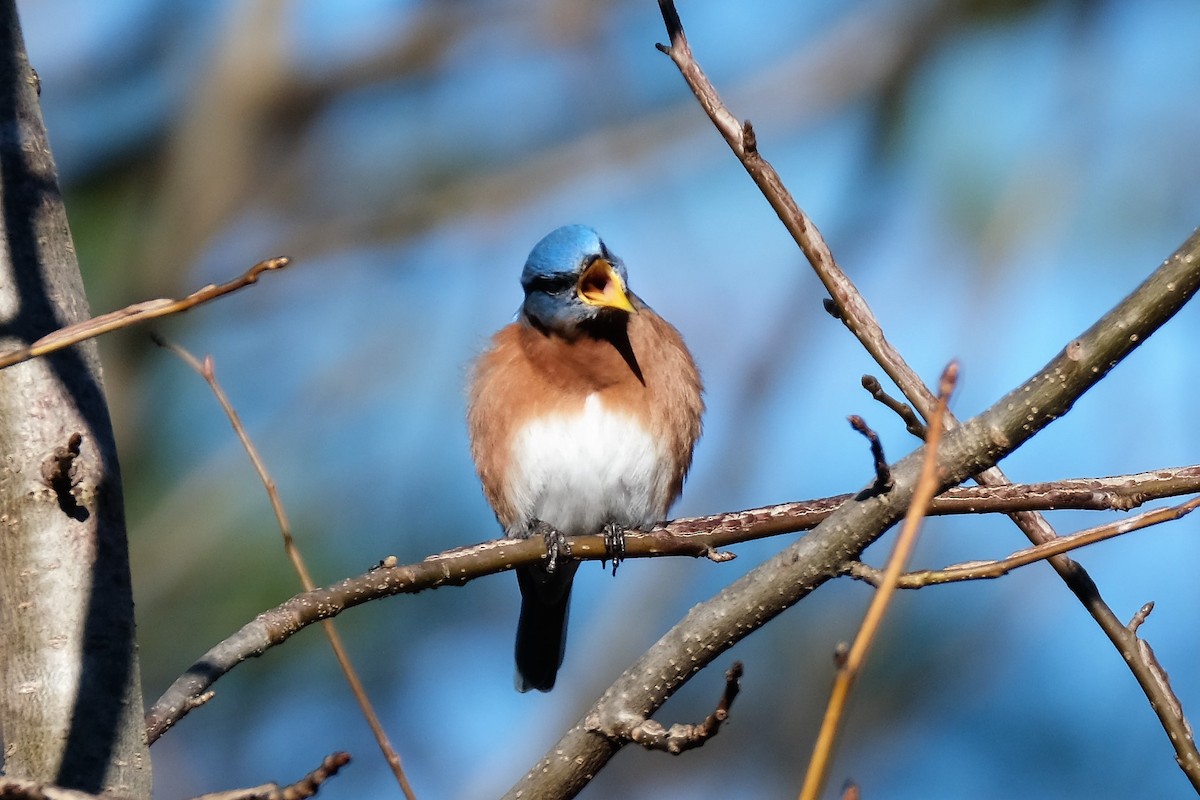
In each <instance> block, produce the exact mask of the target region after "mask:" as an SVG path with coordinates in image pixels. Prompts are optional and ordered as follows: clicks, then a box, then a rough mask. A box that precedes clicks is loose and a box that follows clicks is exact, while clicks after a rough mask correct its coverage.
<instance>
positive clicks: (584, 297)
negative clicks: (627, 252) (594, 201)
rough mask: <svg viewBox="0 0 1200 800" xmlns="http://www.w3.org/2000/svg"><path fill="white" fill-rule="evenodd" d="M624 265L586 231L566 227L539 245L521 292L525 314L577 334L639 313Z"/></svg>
mask: <svg viewBox="0 0 1200 800" xmlns="http://www.w3.org/2000/svg"><path fill="white" fill-rule="evenodd" d="M627 280H628V278H627V276H626V273H625V264H624V262H622V261H621V259H619V258H617V257H616V256H614V255H613V254H612V253H610V252H609V251H608V248H607V247H605V246H604V242H602V241H601V240H600V235H599V234H598V233H596V232H595V231H594V230H592V229H591V228H589V227H587V226H586V225H564V226H563V227H561V228H558V229H557V230H553V231H551V232H550V233H548V234H546V236H545V237H544V238H543V239H542V240H541V241H540V242H538V243H537V244H536V245H534V248H533V251H532V252H531V253H530V254H529V259H528V260H527V261H526V262H525V270H524V271H523V272H522V273H521V286H522V288H524V289H525V305H524V306H523V307H522V310H523V311H524V312H525V315H526V316H527V317H529V318H530V319H531V320H533V321H534V322H535V323H537V324H538V325H540V326H541V327H543V328H546V329H548V330H552V331H556V332H559V333H572V332H573V331H575V330H576V328H578V326H579V325H580V324H581V323H583V322H587V321H588V320H593V319H596V318H597V317H600V316H602V315H606V314H613V313H619V314H632V313H636V312H635V311H634V308H633V304H632V303H631V302H630V300H629V295H628V293H627V289H626V285H627Z"/></svg>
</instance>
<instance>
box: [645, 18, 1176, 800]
mask: <svg viewBox="0 0 1200 800" xmlns="http://www.w3.org/2000/svg"><path fill="white" fill-rule="evenodd" d="M659 9H660V10H661V11H662V16H663V21H664V23H665V24H666V28H667V33H668V34H669V36H670V45H669V46H668V45H658V48H659V50H661V51H662V52H664V53H666V54H667V55H668V56H670V58H671V60H672V61H673V62H674V63H675V65H676V66H677V67H678V68H679V71H680V74H681V75H683V78H684V80H685V81H686V82H687V84H688V86H689V88H691V90H692V92H693V93H694V94H695V95H696V98H697V100H698V101H699V102H700V105H701V106H702V107H703V108H704V110H705V111H706V112H707V113H708V115H709V118H710V119H711V120H712V122H713V125H714V126H715V127H716V128H717V130H718V131H719V132H720V133H721V135H722V136H723V137H724V138H725V140H726V142H728V143H729V146H730V148H731V149H732V150H733V152H734V154H735V155H736V156H737V158H738V160H739V161H741V163H742V165H743V166H744V167H745V169H746V171H747V173H749V175H750V176H751V178H752V179H753V180H754V182H755V183H756V184H757V185H758V187H759V189H760V190H761V191H762V193H763V196H764V197H765V198H766V199H767V201H768V202H769V203H770V204H771V207H772V208H773V209H774V210H775V213H776V214H778V215H779V218H780V220H781V221H782V222H783V224H784V226H785V227H786V228H787V230H788V232H789V233H791V234H792V237H793V238H794V239H795V241H796V243H797V245H799V247H800V249H801V250H802V251H803V253H804V255H805V257H806V258H807V259H808V261H809V263H810V264H811V266H812V268H813V270H814V271H815V272H816V274H817V276H818V277H819V278H820V280H821V282H822V283H823V284H824V285H825V288H826V289H827V290H828V291H829V294H830V297H831V298H832V301H833V304H834V309H833V311H834V312H835V316H837V318H838V319H840V320H841V321H842V322H843V323H844V324H845V325H846V327H847V328H848V329H849V330H850V331H851V332H852V333H853V334H854V336H855V337H856V338H857V339H858V340H859V342H860V343H861V344H862V345H863V347H864V348H865V349H866V350H867V352H868V353H870V354H871V356H872V357H873V358H874V359H875V361H876V362H877V363H878V364H879V365H880V367H881V368H882V369H883V370H884V372H885V373H886V374H887V375H888V377H889V378H891V379H892V381H893V382H894V383H895V384H896V385H897V386H898V387H899V388H900V390H901V392H903V393H904V396H905V397H906V398H908V400H909V402H911V403H912V404H913V405H914V406H915V407H916V408H917V410H918V411H920V413H921V414H922V416H924V417H925V418H926V419H928V418H929V416H930V414H931V411H932V408H933V406H934V404H935V402H936V398H935V397H934V395H933V393H932V392H931V391H930V390H929V387H927V386H925V384H924V382H923V381H922V380H921V379H920V377H919V376H918V375H917V374H916V372H915V371H914V370H913V369H912V368H911V367H910V366H909V365H908V364H907V363H906V362H905V360H904V359H903V357H901V355H900V353H899V352H898V351H897V350H896V349H895V348H894V347H893V346H892V345H891V344H890V343H889V342H888V341H887V339H886V337H885V336H884V334H883V330H882V328H881V327H880V325H879V323H878V321H877V320H876V319H875V316H874V314H872V313H871V310H870V308H869V307H868V306H867V304H866V301H865V300H864V299H863V297H862V296H861V294H859V292H858V289H857V288H856V287H855V286H854V284H853V283H852V282H851V281H850V279H849V278H848V277H847V276H846V274H845V273H844V272H843V271H842V270H841V268H840V267H839V266H838V265H837V262H836V261H835V260H834V258H833V255H832V253H831V252H830V250H829V247H828V245H827V244H826V243H825V240H824V238H823V237H822V236H821V235H820V233H819V232H818V231H817V230H816V228H815V226H813V224H812V222H811V221H810V220H809V219H808V217H807V215H805V213H804V212H803V211H802V210H801V209H800V207H799V205H797V203H796V201H795V200H794V199H793V198H792V196H791V194H790V193H789V192H788V191H787V189H786V188H785V187H784V185H783V182H782V180H781V179H780V178H779V175H778V173H777V172H775V170H774V168H773V167H771V165H770V164H769V163H767V161H766V160H765V159H763V158H762V156H761V155H759V153H758V146H757V142H756V139H755V137H754V131H753V129H752V128H751V126H750V123H749V122H746V123H744V124H743V125H741V126H738V125H737V123H736V119H735V118H734V117H733V115H732V114H730V113H729V111H728V110H727V109H726V108H725V106H724V104H723V103H722V102H721V99H720V97H719V96H718V95H717V92H716V89H715V88H714V87H713V85H712V83H711V82H710V81H709V80H708V78H707V77H706V76H705V75H704V72H703V71H702V70H701V69H700V67H699V65H698V64H697V63H696V61H695V59H694V57H693V56H692V52H691V47H690V45H689V44H688V41H687V37H686V36H685V35H684V32H683V25H682V23H681V21H680V19H679V14H678V12H676V10H675V5H674V3H673V2H672V0H659ZM1197 249H1200V248H1198V244H1197V236H1196V235H1195V234H1193V236H1192V237H1191V238H1190V239H1189V240H1188V242H1187V243H1185V244H1184V246H1183V247H1181V248H1180V250H1179V251H1177V252H1176V253H1175V255H1173V256H1172V257H1171V261H1174V262H1176V266H1181V265H1182V267H1183V269H1182V272H1183V273H1184V274H1185V276H1186V279H1185V280H1184V281H1183V282H1182V283H1181V284H1178V285H1176V284H1174V283H1171V282H1169V281H1168V282H1162V283H1157V285H1155V286H1153V287H1147V285H1143V287H1142V288H1143V289H1146V288H1149V290H1150V291H1148V292H1147V293H1145V294H1143V299H1144V300H1145V301H1146V302H1139V303H1132V304H1128V303H1122V304H1121V305H1120V306H1118V307H1117V309H1114V311H1113V312H1110V313H1109V314H1108V315H1106V316H1105V317H1104V318H1103V319H1102V320H1100V321H1099V322H1098V323H1097V325H1096V327H1102V326H1103V327H1107V329H1108V333H1109V335H1110V336H1112V337H1114V338H1120V337H1125V336H1129V337H1130V338H1129V339H1128V340H1127V341H1126V342H1125V343H1124V346H1123V347H1122V346H1120V343H1118V342H1116V341H1113V342H1109V344H1110V345H1112V346H1113V349H1114V351H1115V352H1116V353H1118V354H1119V355H1117V357H1116V358H1115V359H1114V360H1113V361H1111V362H1110V363H1108V364H1106V365H1103V366H1099V365H1098V366H1097V374H1096V375H1095V376H1094V377H1095V379H1096V380H1099V379H1100V378H1102V377H1103V376H1104V375H1105V374H1107V372H1108V370H1110V369H1111V368H1112V367H1113V366H1114V365H1115V364H1116V363H1118V361H1119V360H1120V359H1121V358H1123V357H1124V355H1126V354H1128V353H1129V352H1130V351H1132V350H1133V349H1134V348H1135V347H1137V346H1139V345H1140V344H1141V343H1142V342H1143V341H1144V340H1145V337H1146V336H1149V335H1150V334H1151V333H1153V332H1154V331H1155V330H1157V329H1158V327H1159V326H1161V325H1162V323H1163V322H1164V321H1165V320H1167V319H1169V318H1170V317H1171V316H1172V315H1174V313H1175V312H1176V311H1177V310H1178V309H1179V308H1180V307H1181V306H1182V305H1183V304H1184V303H1185V302H1187V300H1188V299H1189V298H1190V297H1191V295H1192V294H1193V293H1194V292H1195V291H1196V284H1195V282H1194V280H1193V279H1194V278H1195V274H1196V272H1197V269H1198V268H1200V265H1198V264H1197V263H1196V262H1197V261H1198V258H1197V252H1196V251H1197ZM1169 265H1170V262H1168V264H1165V265H1164V268H1165V267H1167V266H1169ZM1162 273H1164V269H1160V270H1159V273H1156V276H1159V275H1160V274H1162ZM1151 281H1156V277H1155V276H1152V278H1151ZM1147 283H1150V281H1148V282H1147ZM1176 289H1178V292H1176ZM1139 291H1140V290H1139ZM1135 294H1136V293H1135ZM1093 330H1094V329H1093ZM1137 330H1141V331H1144V334H1145V335H1143V336H1139V335H1137V334H1136V333H1135V331H1137ZM1091 332H1092V331H1089V333H1091ZM1081 346H1082V345H1081V343H1080V342H1079V341H1077V342H1072V343H1071V344H1069V345H1068V346H1067V348H1066V350H1065V351H1064V355H1066V356H1067V359H1066V360H1067V362H1068V363H1071V362H1076V361H1078V360H1079V359H1081V358H1086V355H1087V354H1086V353H1083V352H1081V351H1080V350H1079V348H1080V347H1081ZM1067 374H1070V373H1068V372H1063V373H1046V374H1044V375H1043V376H1042V380H1044V381H1046V382H1050V381H1054V380H1058V379H1060V378H1063V377H1064V376H1065V375H1067ZM1066 410H1067V409H1065V408H1064V409H1063V411H1064V413H1065V411H1066ZM945 420H946V422H945V424H946V425H948V426H956V425H957V424H958V421H957V420H956V419H955V418H954V416H953V415H952V414H948V415H947V416H946V418H945ZM973 477H974V478H975V479H976V480H978V481H979V482H980V483H984V484H988V485H996V486H999V485H1006V484H1008V483H1009V480H1008V478H1007V477H1006V476H1005V475H1004V473H1003V472H1002V471H1001V470H1000V469H999V468H998V467H996V466H995V464H994V463H990V464H988V465H987V468H986V469H981V470H979V471H978V473H977V474H975V475H974V476H973ZM1011 517H1012V520H1013V522H1015V523H1016V524H1017V526H1018V527H1019V528H1020V529H1021V530H1022V532H1024V533H1025V535H1026V536H1027V537H1028V538H1029V540H1030V541H1031V542H1033V543H1034V544H1035V545H1036V544H1041V543H1043V542H1046V541H1050V540H1051V539H1053V538H1054V537H1055V536H1056V534H1055V532H1054V529H1053V528H1052V527H1051V526H1050V524H1049V523H1048V522H1047V521H1046V520H1045V518H1044V517H1042V516H1041V515H1040V514H1037V513H1035V512H1020V513H1017V514H1013V515H1011ZM1049 563H1050V565H1051V566H1052V567H1053V568H1054V570H1055V572H1057V573H1058V575H1059V576H1060V577H1061V578H1062V580H1063V582H1064V583H1066V585H1067V587H1068V588H1069V589H1070V590H1071V591H1072V592H1073V593H1074V594H1075V596H1076V597H1077V598H1078V599H1079V601H1080V602H1081V603H1082V604H1083V605H1084V607H1085V608H1086V609H1087V611H1088V613H1089V614H1091V615H1092V617H1093V618H1094V619H1095V620H1096V622H1097V624H1098V625H1099V626H1100V628H1101V629H1102V630H1103V631H1104V632H1105V634H1106V635H1107V636H1108V638H1109V640H1110V641H1111V642H1112V643H1113V646H1114V647H1116V648H1117V650H1118V652H1119V653H1120V654H1121V656H1122V658H1123V660H1124V661H1125V662H1126V664H1127V665H1128V666H1129V669H1130V671H1131V672H1132V673H1133V675H1134V677H1135V678H1136V679H1137V681H1138V684H1139V685H1140V686H1141V687H1142V690H1143V692H1144V693H1145V694H1146V697H1147V699H1148V700H1149V701H1150V707H1151V709H1153V710H1154V712H1155V714H1156V715H1157V716H1158V718H1159V721H1160V723H1161V724H1162V726H1163V729H1164V731H1165V732H1166V733H1167V736H1168V738H1169V739H1170V740H1171V743H1172V745H1173V747H1174V748H1175V754H1176V761H1177V762H1178V763H1179V765H1180V767H1181V768H1182V769H1183V771H1184V773H1185V774H1186V775H1187V776H1188V779H1189V780H1190V781H1191V783H1192V786H1193V787H1194V788H1195V789H1197V790H1198V791H1200V750H1197V748H1196V744H1195V741H1194V740H1193V737H1192V735H1191V729H1190V726H1189V725H1188V723H1187V721H1186V720H1185V719H1183V717H1182V716H1181V715H1178V714H1176V713H1175V707H1174V706H1173V705H1172V704H1171V702H1170V698H1169V697H1168V696H1167V695H1166V694H1164V693H1163V692H1162V690H1161V681H1159V679H1158V677H1157V674H1156V673H1157V670H1156V665H1154V664H1152V663H1150V662H1149V661H1148V660H1145V659H1143V658H1142V657H1141V656H1140V653H1139V650H1138V642H1137V641H1135V637H1134V636H1132V635H1131V634H1130V632H1129V631H1128V629H1127V628H1126V627H1125V625H1124V624H1123V623H1122V622H1121V620H1120V619H1119V618H1118V617H1117V616H1116V614H1114V613H1113V611H1112V609H1111V608H1109V607H1108V605H1107V604H1106V603H1105V602H1104V600H1103V598H1101V596H1100V592H1099V589H1098V588H1097V587H1096V584H1095V583H1094V582H1093V581H1092V579H1091V576H1089V575H1088V574H1087V572H1086V571H1085V570H1084V569H1083V567H1082V566H1080V565H1079V564H1078V563H1076V562H1075V561H1072V560H1071V559H1070V558H1068V557H1066V556H1065V555H1059V556H1055V557H1053V558H1051V559H1049Z"/></svg>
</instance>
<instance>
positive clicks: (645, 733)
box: [592, 661, 742, 755]
mask: <svg viewBox="0 0 1200 800" xmlns="http://www.w3.org/2000/svg"><path fill="white" fill-rule="evenodd" d="M741 680H742V662H740V661H735V662H733V666H732V667H730V668H729V669H727V670H726V671H725V691H724V692H722V693H721V699H720V700H719V701H717V707H716V709H715V710H714V711H713V713H711V714H709V715H708V716H707V717H705V718H704V721H703V722H700V723H694V724H688V723H683V722H677V723H675V724H674V725H672V726H671V727H670V728H666V727H664V726H663V725H662V723H660V722H656V721H655V720H652V719H648V718H645V717H642V718H631V719H622V720H620V721H619V723H618V724H617V725H615V726H611V727H605V726H604V725H603V724H602V723H601V721H600V719H599V718H598V717H597V718H595V719H594V720H593V722H594V724H595V727H594V728H593V729H592V730H594V731H595V732H596V733H598V734H600V735H602V736H607V737H609V738H611V739H616V740H619V741H622V742H633V743H634V744H637V745H641V746H642V747H644V748H646V749H647V750H662V751H664V752H667V753H670V754H671V755H679V754H680V753H682V752H684V751H685V750H694V749H695V748H697V747H700V746H702V745H703V744H704V743H705V742H707V741H708V740H709V739H711V738H712V737H714V736H716V735H717V733H718V732H719V731H720V730H721V724H722V723H723V722H725V720H727V719H728V718H729V709H730V708H731V707H732V706H733V701H734V699H735V698H736V697H737V696H738V692H739V691H740V690H741Z"/></svg>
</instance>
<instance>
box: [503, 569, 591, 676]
mask: <svg viewBox="0 0 1200 800" xmlns="http://www.w3.org/2000/svg"><path fill="white" fill-rule="evenodd" d="M578 566H579V564H578V563H570V562H567V563H562V564H560V565H559V567H558V569H557V570H555V572H554V574H553V575H547V574H546V570H545V569H543V568H541V567H518V568H517V583H518V584H519V585H520V587H521V618H520V621H518V622H517V647H516V656H517V676H516V685H517V691H519V692H527V691H529V690H530V689H537V690H538V691H539V692H548V691H550V690H551V689H553V688H554V679H555V678H556V677H557V676H558V668H559V667H560V666H562V662H563V654H564V653H565V652H566V649H567V617H568V611H569V610H570V605H571V581H572V579H573V578H574V577H575V570H576V569H577V568H578Z"/></svg>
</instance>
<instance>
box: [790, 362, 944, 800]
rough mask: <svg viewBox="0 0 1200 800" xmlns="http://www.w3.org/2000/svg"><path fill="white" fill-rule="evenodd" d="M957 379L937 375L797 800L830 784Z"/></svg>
mask: <svg viewBox="0 0 1200 800" xmlns="http://www.w3.org/2000/svg"><path fill="white" fill-rule="evenodd" d="M957 380H958V364H956V363H954V362H951V363H950V365H949V366H948V367H946V370H945V371H944V372H943V373H942V379H941V385H940V387H939V391H938V404H937V407H936V408H934V410H933V418H932V419H931V420H930V423H929V438H928V439H927V440H926V442H925V455H924V462H923V463H922V465H921V475H920V477H919V478H918V479H917V487H916V489H915V490H914V492H913V499H912V504H911V505H910V506H909V507H908V512H907V513H906V514H905V515H904V527H902V528H901V529H900V535H899V536H898V537H897V538H896V545H895V547H894V548H893V549H892V554H891V556H890V557H889V558H888V562H887V567H886V569H885V570H884V572H883V577H882V580H880V582H879V587H878V589H877V591H876V592H875V594H874V596H873V597H872V598H871V604H870V605H869V606H868V607H867V613H866V616H864V617H863V621H862V626H861V627H860V628H859V630H858V635H857V636H855V637H854V644H852V645H851V646H850V651H849V653H847V654H846V657H845V659H843V660H842V661H841V663H840V665H839V667H838V671H837V676H836V677H835V678H834V683H833V691H832V693H831V694H830V697H829V705H828V706H826V708H825V717H824V719H823V720H822V721H821V730H820V731H819V732H818V734H817V741H816V743H815V744H814V745H813V754H812V759H811V760H810V761H809V764H808V771H807V772H806V773H805V775H804V785H803V787H802V788H801V789H800V800H817V798H819V797H820V796H821V792H822V790H823V789H824V788H825V783H826V782H827V780H828V779H829V766H830V764H832V763H833V754H834V751H835V750H836V749H837V742H838V739H839V737H840V736H841V730H842V720H844V719H845V717H846V705H847V703H848V702H849V700H850V691H851V690H852V689H853V688H854V682H855V681H856V680H857V679H858V675H859V673H860V672H861V671H862V668H863V664H865V663H866V660H867V654H868V653H869V652H870V650H871V645H872V644H874V642H875V637H876V635H877V634H878V633H879V629H880V628H881V627H882V625H883V616H884V614H885V613H887V609H888V606H889V605H890V604H891V602H892V598H893V597H895V595H896V589H897V581H898V579H899V577H900V573H901V572H902V571H903V570H904V566H905V565H906V564H907V563H908V561H909V559H910V558H912V552H913V549H914V548H915V547H916V545H917V534H918V532H919V531H920V529H921V521H922V520H923V519H924V518H925V510H926V508H927V507H928V506H929V502H930V501H931V500H933V496H934V494H936V493H937V490H938V487H939V486H940V484H941V481H940V480H939V479H938V446H939V445H940V444H941V438H942V415H943V414H945V413H946V404H947V403H948V402H949V401H950V394H951V393H952V392H953V391H954V384H955V383H956V381H957Z"/></svg>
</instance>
